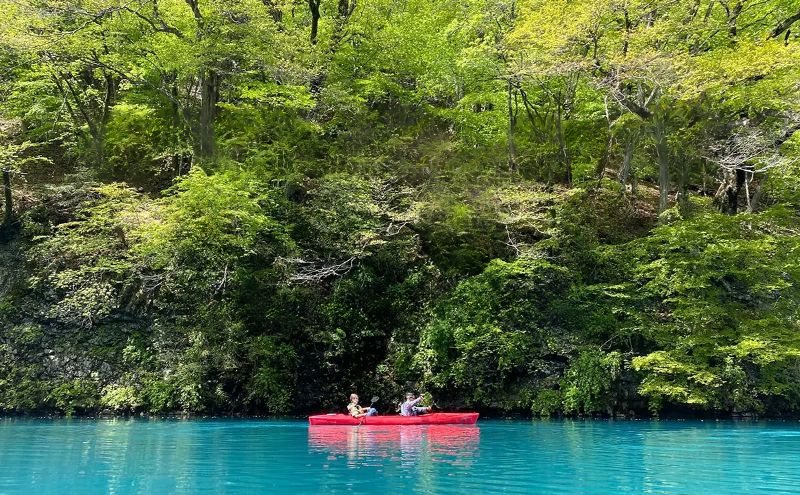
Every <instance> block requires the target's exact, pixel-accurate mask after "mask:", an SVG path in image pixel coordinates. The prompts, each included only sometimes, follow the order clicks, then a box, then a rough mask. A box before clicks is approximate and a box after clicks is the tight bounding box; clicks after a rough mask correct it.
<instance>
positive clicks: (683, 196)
mask: <svg viewBox="0 0 800 495" xmlns="http://www.w3.org/2000/svg"><path fill="white" fill-rule="evenodd" d="M678 182H679V184H678V204H680V208H681V211H682V212H684V213H685V212H687V211H688V210H689V165H688V164H687V163H686V161H683V164H682V165H681V174H680V176H679V180H678Z"/></svg>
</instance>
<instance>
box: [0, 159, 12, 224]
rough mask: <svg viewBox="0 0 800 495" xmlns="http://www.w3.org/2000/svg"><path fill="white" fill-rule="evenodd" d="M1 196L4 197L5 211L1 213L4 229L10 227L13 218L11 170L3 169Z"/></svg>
mask: <svg viewBox="0 0 800 495" xmlns="http://www.w3.org/2000/svg"><path fill="white" fill-rule="evenodd" d="M3 196H4V198H5V213H4V214H3V225H2V227H3V228H4V229H6V228H9V227H11V222H12V221H13V220H14V202H13V198H12V197H11V171H10V170H8V169H3Z"/></svg>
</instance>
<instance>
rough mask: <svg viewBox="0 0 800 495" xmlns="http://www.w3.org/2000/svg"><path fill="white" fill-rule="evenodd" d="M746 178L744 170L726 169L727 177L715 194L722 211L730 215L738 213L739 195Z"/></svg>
mask: <svg viewBox="0 0 800 495" xmlns="http://www.w3.org/2000/svg"><path fill="white" fill-rule="evenodd" d="M745 179H746V174H745V171H744V170H740V169H735V170H725V178H724V180H723V182H722V184H720V186H719V189H718V190H717V193H716V195H715V196H714V203H715V204H716V205H717V206H718V207H719V209H720V211H722V212H723V213H727V214H728V215H736V213H737V212H738V211H739V195H740V194H741V191H742V186H744V181H745Z"/></svg>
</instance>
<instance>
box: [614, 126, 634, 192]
mask: <svg viewBox="0 0 800 495" xmlns="http://www.w3.org/2000/svg"><path fill="white" fill-rule="evenodd" d="M635 145H636V140H635V139H634V138H633V135H628V136H626V137H625V154H623V155H622V165H621V166H620V168H619V177H618V178H619V183H620V184H622V187H623V188H625V187H626V186H627V185H628V181H629V180H630V177H631V174H632V172H633V170H632V167H631V162H632V161H633V149H634V147H635Z"/></svg>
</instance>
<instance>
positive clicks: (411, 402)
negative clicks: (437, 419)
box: [400, 392, 431, 416]
mask: <svg viewBox="0 0 800 495" xmlns="http://www.w3.org/2000/svg"><path fill="white" fill-rule="evenodd" d="M424 397H425V394H420V395H419V397H417V398H414V394H413V393H411V392H408V393H407V394H406V401H405V402H403V403H402V404H401V405H400V416H417V415H420V414H428V413H429V412H431V408H430V407H422V406H418V405H417V404H419V403H420V401H421V400H422V399H423V398H424Z"/></svg>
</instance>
